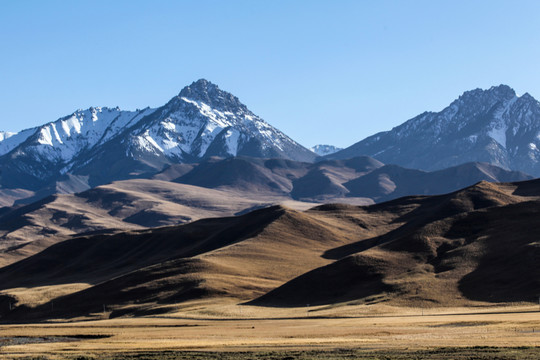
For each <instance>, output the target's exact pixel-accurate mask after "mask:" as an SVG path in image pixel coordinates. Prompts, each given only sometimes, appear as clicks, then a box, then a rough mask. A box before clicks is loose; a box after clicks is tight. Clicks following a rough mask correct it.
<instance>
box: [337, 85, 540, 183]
mask: <svg viewBox="0 0 540 360" xmlns="http://www.w3.org/2000/svg"><path fill="white" fill-rule="evenodd" d="M539 148H540V103H539V102H538V101H537V100H536V99H534V98H533V97H532V96H531V95H529V94H527V93H526V94H524V95H522V96H518V95H517V94H516V93H515V91H514V90H513V89H511V88H510V87H508V86H506V85H500V86H496V87H492V88H490V89H488V90H481V89H476V90H472V91H467V92H465V93H464V94H463V95H461V96H460V97H459V98H458V99H457V100H455V101H453V102H452V103H451V104H450V106H448V107H447V108H445V109H444V110H442V111H440V112H425V113H423V114H420V115H418V116H416V117H415V118H413V119H411V120H408V121H407V122H405V123H403V124H402V125H399V126H397V127H395V128H393V129H392V130H390V131H386V132H381V133H378V134H375V135H373V136H370V137H368V138H366V139H364V140H362V141H360V142H358V143H356V144H354V145H352V146H350V147H348V148H346V149H344V150H341V151H338V152H336V153H334V154H331V155H328V156H327V158H331V159H345V158H350V157H353V156H359V155H366V156H372V157H374V158H375V159H378V160H380V161H382V162H384V163H388V164H397V165H401V166H404V167H408V168H413V169H423V170H439V169H444V168H448V167H451V166H455V165H459V164H463V163H466V162H487V163H490V164H493V165H497V166H500V167H502V168H505V169H512V170H519V171H523V172H526V173H528V174H532V175H534V176H540V162H539V161H540V150H539Z"/></svg>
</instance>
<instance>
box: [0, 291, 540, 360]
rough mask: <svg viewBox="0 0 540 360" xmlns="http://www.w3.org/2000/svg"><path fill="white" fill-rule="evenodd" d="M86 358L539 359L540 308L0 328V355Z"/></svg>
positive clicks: (321, 309)
mask: <svg viewBox="0 0 540 360" xmlns="http://www.w3.org/2000/svg"><path fill="white" fill-rule="evenodd" d="M104 316H105V314H104ZM81 357H85V358H95V359H109V358H139V359H140V358H145V359H150V358H167V359H169V358H170V359H173V358H178V359H189V358H200V359H203V358H212V359H213V358H216V359H217V358H223V359H227V358H231V359H236V358H238V359H248V358H251V359H254V358H261V359H291V360H292V359H323V358H327V359H345V358H349V359H350V358H357V359H364V358H366V359H367V358H369V359H377V358H380V359H385V358H386V359H392V358H396V359H401V358H422V359H489V358H499V359H536V358H540V309H539V307H538V305H536V306H532V305H530V304H529V305H525V304H521V305H519V304H516V305H512V306H494V305H492V306H487V305H486V306H480V305H479V306H478V307H463V308H426V309H421V308H403V307H392V306H385V305H381V304H379V305H354V304H341V305H338V306H318V307H304V308H263V307H256V306H245V305H238V304H236V303H235V302H233V301H229V302H226V301H222V302H221V303H219V304H216V303H212V302H209V301H198V302H197V301H196V302H191V303H189V304H182V305H178V309H177V311H176V312H173V313H168V314H166V315H163V316H152V317H141V318H121V319H114V320H97V321H72V322H62V321H60V320H59V321H51V322H48V323H41V324H11V325H9V324H8V325H6V324H4V325H0V358H6V359H11V358H45V359H64V358H73V359H75V358H81Z"/></svg>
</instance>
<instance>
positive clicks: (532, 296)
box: [0, 180, 540, 319]
mask: <svg viewBox="0 0 540 360" xmlns="http://www.w3.org/2000/svg"><path fill="white" fill-rule="evenodd" d="M538 194H540V181H539V180H534V181H529V182H523V183H514V184H512V183H508V184H491V183H487V182H481V183H479V184H477V185H475V186H472V187H469V188H466V189H463V190H460V191H457V192H454V193H451V194H447V195H441V196H418V197H407V198H401V199H397V200H394V201H390V202H387V203H382V204H377V205H373V206H361V207H357V206H350V205H323V206H320V207H317V208H314V209H311V210H309V211H306V212H299V211H295V210H291V209H287V208H284V207H282V206H274V207H270V208H266V209H261V210H257V211H254V212H251V213H249V214H246V215H242V216H237V217H229V218H216V219H206V220H201V221H197V222H194V223H192V224H187V225H182V226H175V227H165V228H158V229H150V230H142V231H132V232H127V233H119V234H114V235H107V234H102V235H95V236H90V235H89V236H84V237H78V238H74V239H71V240H67V241H64V242H61V243H59V244H56V245H54V246H52V247H50V248H48V249H47V250H45V251H43V252H41V253H39V254H36V255H34V256H32V257H29V258H27V259H25V260H22V261H20V262H18V263H15V264H13V265H10V266H7V267H5V268H3V269H0V287H1V289H0V290H2V291H1V293H2V294H3V296H2V297H0V315H1V316H4V317H7V318H8V319H9V318H12V319H30V318H36V317H37V318H50V317H55V318H56V317H73V316H87V315H89V314H93V313H98V312H102V311H103V305H105V304H106V308H107V309H108V311H109V312H110V315H111V316H120V315H126V314H132V315H137V314H150V313H157V312H164V311H171V309H172V307H171V306H174V305H175V304H178V303H182V302H186V301H191V300H195V299H200V298H211V299H218V298H220V299H223V298H228V299H231V300H232V301H238V302H251V303H252V304H257V305H264V306H304V305H305V304H313V305H315V304H334V303H342V302H350V301H353V302H355V303H372V302H387V303H389V304H395V305H406V306H411V305H414V306H418V305H421V306H456V305H471V304H475V303H478V302H483V303H486V302H491V303H493V302H508V301H512V302H514V301H527V302H531V301H537V294H538V293H539V292H540V282H539V280H540V272H539V267H538V266H537V264H538V260H539V259H540V245H539V243H538V240H537V238H538V236H539V235H540V223H538V222H537V221H536V219H538V217H539V216H540V202H539V198H538ZM60 287H61V289H62V290H61V291H58V292H56V293H55V292H54V291H50V292H48V293H47V294H48V295H45V292H44V291H43V289H52V288H54V289H59V288H60ZM32 292H34V295H35V293H36V292H39V294H40V295H42V300H41V301H40V302H32V301H30V299H33V298H35V297H32ZM47 296H48V297H47ZM8 302H10V303H12V305H13V306H14V307H15V309H14V310H12V311H8V310H6V309H8V308H9V307H8V304H7V303H8ZM100 316H101V315H100Z"/></svg>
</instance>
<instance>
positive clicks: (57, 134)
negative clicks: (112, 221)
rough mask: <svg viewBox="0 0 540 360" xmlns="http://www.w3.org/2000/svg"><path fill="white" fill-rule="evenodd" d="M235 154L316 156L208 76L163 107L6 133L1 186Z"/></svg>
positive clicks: (148, 169)
mask: <svg viewBox="0 0 540 360" xmlns="http://www.w3.org/2000/svg"><path fill="white" fill-rule="evenodd" d="M236 155H246V156H253V157H265V158H269V157H275V158H286V159H293V160H301V161H311V160H313V159H314V158H315V155H314V154H313V153H312V152H311V151H309V150H308V149H306V148H304V147H302V146H301V145H299V144H298V143H296V142H295V141H293V140H292V139H290V138H289V137H287V136H286V135H285V134H283V133H282V132H280V131H279V130H277V129H275V128H273V127H272V126H271V125H269V124H268V123H266V122H265V121H264V120H262V119H261V118H259V117H258V116H257V115H255V114H253V113H252V112H251V111H249V109H248V108H247V107H246V106H245V105H244V104H242V103H241V102H240V101H239V100H238V98H236V97H235V96H233V95H232V94H230V93H227V92H225V91H222V90H220V89H219V88H218V87H217V86H216V85H214V84H212V83H210V82H208V81H207V80H204V79H201V80H198V81H196V82H194V83H192V84H191V85H190V86H187V87H185V88H184V89H182V91H181V92H180V94H179V95H178V96H175V97H173V98H172V99H171V100H170V101H169V102H168V103H167V104H165V105H163V106H162V107H159V108H157V109H150V108H146V109H143V110H137V111H122V110H120V109H118V108H116V109H110V108H99V107H96V108H90V109H88V110H78V111H76V112H74V113H73V114H71V115H68V116H66V117H64V118H61V119H58V120H57V121H55V122H51V123H48V124H46V125H43V126H39V127H36V128H32V129H27V130H24V131H21V132H20V133H17V134H13V133H4V132H2V133H0V169H1V173H0V185H1V186H2V187H3V188H26V189H31V190H40V189H42V188H43V187H46V186H56V185H54V184H57V183H58V181H59V180H60V179H64V181H65V179H66V176H68V175H69V178H70V179H76V181H77V182H78V183H80V182H81V181H84V182H86V183H87V186H88V187H93V186H96V185H99V184H103V183H107V182H110V181H113V180H118V179H126V178H133V177H144V176H149V175H150V174H153V173H156V172H158V171H160V170H162V169H163V168H164V167H165V166H166V165H169V164H172V163H180V162H192V161H197V160H199V159H203V158H208V157H210V156H222V157H230V156H236ZM51 184H52V185H51ZM77 188H79V189H80V184H78V186H77Z"/></svg>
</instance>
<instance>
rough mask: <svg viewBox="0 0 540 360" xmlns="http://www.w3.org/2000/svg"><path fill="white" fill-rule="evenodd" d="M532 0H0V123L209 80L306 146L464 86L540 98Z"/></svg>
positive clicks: (441, 99) (361, 129)
mask: <svg viewBox="0 0 540 360" xmlns="http://www.w3.org/2000/svg"><path fill="white" fill-rule="evenodd" d="M539 20H540V1H496V0H490V1H480V0H475V1H455V0H454V1H433V0H430V1H414V0H411V1H374V0H373V1H368V0H366V1H360V0H356V1H339V0H335V1H330V0H328V1H316V0H310V1H300V0H297V1H291V0H289V1H280V0H272V1H263V0H261V1H255V0H250V1H235V0H228V1H217V0H216V1H209V0H197V1H195V0H193V1H164V0H161V1H160V0H155V1H135V0H130V1H121V0H115V1H110V0H109V1H97V0H96V1H84V0H78V1H68V0H65V1H54V0H48V1H29V0H11V1H10V0H3V1H0V46H1V55H0V69H1V70H0V107H1V109H2V112H1V115H0V130H7V131H19V130H21V129H23V128H28V127H32V126H37V125H41V124H44V123H47V122H50V121H54V120H56V119H57V118H59V117H61V116H64V115H67V114H70V113H71V112H73V111H74V110H76V109H79V108H88V107H90V106H120V107H121V108H122V109H135V108H144V107H146V106H152V107H155V106H159V105H162V104H164V103H165V102H166V101H168V100H169V99H170V98H171V97H173V96H174V95H176V94H177V93H178V92H179V91H180V90H181V89H182V87H184V86H185V85H188V84H190V83H191V82H192V81H194V80H197V79H199V78H206V79H208V80H210V81H212V82H214V83H216V84H218V85H219V86H220V87H221V88H222V89H224V90H227V91H230V92H232V93H233V94H235V95H236V96H238V97H239V98H240V100H241V101H242V102H244V103H245V104H246V105H247V106H248V107H249V108H250V109H251V110H252V111H253V112H255V113H256V114H258V115H259V116H261V117H263V118H264V119H265V120H266V121H268V122H269V123H270V124H272V125H274V126H276V127H277V128H279V129H280V130H282V131H284V132H285V133H286V134H288V135H289V136H291V137H292V138H293V139H295V140H297V141H298V142H300V143H301V144H303V145H306V146H312V145H315V144H319V143H329V144H334V145H338V146H348V145H351V144H353V143H355V142H357V141H359V140H361V139H363V138H364V137H366V136H369V135H371V134H373V133H375V132H378V131H383V130H388V129H390V128H392V127H393V126H396V125H399V124H400V123H402V122H404V121H405V120H407V119H409V118H411V117H413V116H415V115H417V114H419V113H421V112H423V111H426V110H432V111H439V110H441V109H442V108H444V107H445V106H446V105H448V104H449V103H450V102H451V101H452V100H453V99H455V98H456V97H457V96H459V95H460V94H461V93H462V92H463V91H465V90H469V89H473V88H477V87H480V88H489V87H490V86H492V85H498V84H501V83H505V84H508V85H510V86H512V87H513V88H514V89H515V90H516V91H517V92H518V93H520V94H522V93H524V92H529V93H530V94H531V95H533V96H534V97H536V98H537V99H540V21H539Z"/></svg>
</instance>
